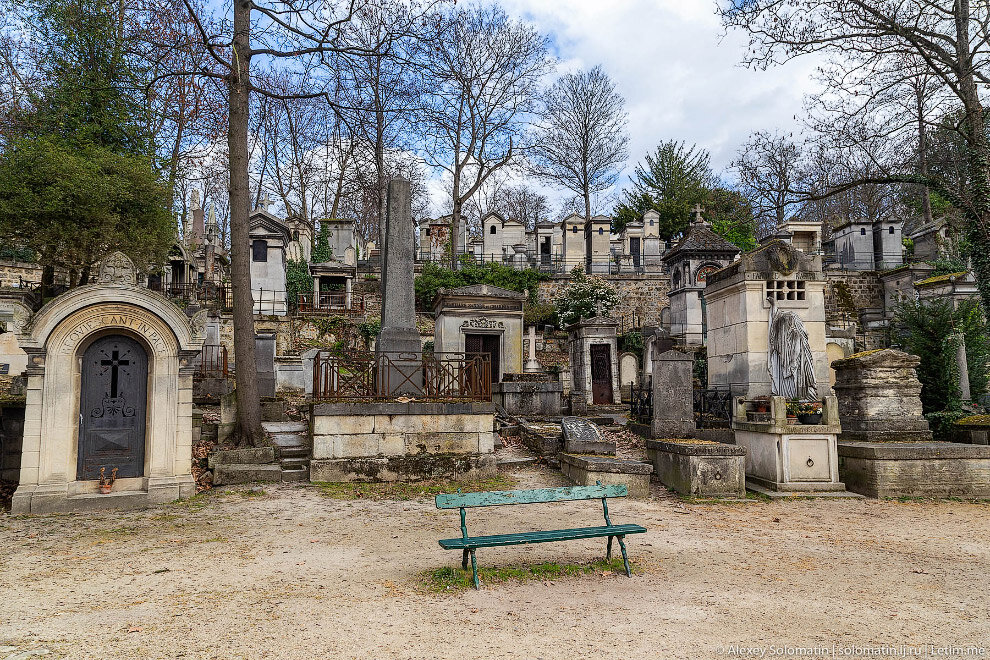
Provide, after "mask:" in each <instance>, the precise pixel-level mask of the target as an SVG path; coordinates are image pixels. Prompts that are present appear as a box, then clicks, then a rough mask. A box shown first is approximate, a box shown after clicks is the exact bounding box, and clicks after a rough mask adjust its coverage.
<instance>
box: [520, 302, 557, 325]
mask: <svg viewBox="0 0 990 660" xmlns="http://www.w3.org/2000/svg"><path fill="white" fill-rule="evenodd" d="M523 320H524V322H525V324H526V325H535V326H537V327H539V326H544V325H552V326H555V327H556V325H557V308H556V307H554V306H553V305H552V304H550V303H528V304H527V305H526V311H525V312H524V314H523Z"/></svg>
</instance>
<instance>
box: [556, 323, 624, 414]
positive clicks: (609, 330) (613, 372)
mask: <svg viewBox="0 0 990 660" xmlns="http://www.w3.org/2000/svg"><path fill="white" fill-rule="evenodd" d="M618 327H619V322H618V321H616V320H615V319H610V318H605V317H603V316H595V317H593V318H590V319H582V320H580V321H578V322H577V323H574V324H572V325H570V326H568V328H567V330H568V332H569V335H570V336H569V342H570V351H571V399H572V406H573V404H574V399H583V401H584V404H585V405H589V404H590V405H608V404H613V403H618V402H619V400H620V397H619V357H618V351H617V349H618V337H617V334H616V331H617V329H618ZM572 412H574V413H576V411H574V410H572Z"/></svg>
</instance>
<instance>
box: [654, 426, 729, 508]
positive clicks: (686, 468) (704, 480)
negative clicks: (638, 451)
mask: <svg viewBox="0 0 990 660" xmlns="http://www.w3.org/2000/svg"><path fill="white" fill-rule="evenodd" d="M646 453H647V455H648V456H649V457H650V461H651V462H652V463H653V470H654V474H656V475H657V478H658V479H659V480H660V482H661V483H663V485H665V486H667V487H668V488H673V489H674V490H676V491H677V492H679V493H683V494H684V495H697V496H700V497H745V496H746V450H745V449H744V448H742V447H737V446H735V445H723V444H719V443H714V442H698V441H695V442H691V443H688V442H677V441H674V442H668V441H661V440H647V441H646Z"/></svg>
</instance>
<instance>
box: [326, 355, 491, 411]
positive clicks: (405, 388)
mask: <svg viewBox="0 0 990 660" xmlns="http://www.w3.org/2000/svg"><path fill="white" fill-rule="evenodd" d="M400 397H408V398H409V399H413V400H418V401H453V400H456V401H491V400H492V367H491V357H490V356H489V355H488V354H487V353H485V354H465V353H369V352H355V353H348V354H346V355H335V354H331V353H325V352H323V351H320V352H319V353H317V354H316V357H315V358H314V362H313V399H314V400H316V401H361V400H373V401H385V400H395V399H398V398H400Z"/></svg>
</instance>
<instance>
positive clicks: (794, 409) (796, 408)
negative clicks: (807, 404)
mask: <svg viewBox="0 0 990 660" xmlns="http://www.w3.org/2000/svg"><path fill="white" fill-rule="evenodd" d="M800 412H801V402H800V401H798V400H797V399H788V400H787V423H788V424H797V423H798V413H800Z"/></svg>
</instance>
